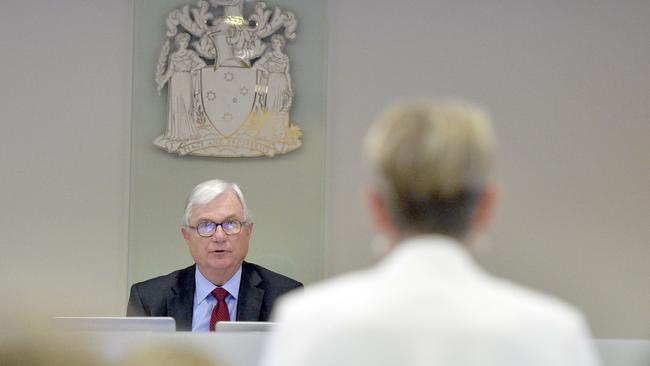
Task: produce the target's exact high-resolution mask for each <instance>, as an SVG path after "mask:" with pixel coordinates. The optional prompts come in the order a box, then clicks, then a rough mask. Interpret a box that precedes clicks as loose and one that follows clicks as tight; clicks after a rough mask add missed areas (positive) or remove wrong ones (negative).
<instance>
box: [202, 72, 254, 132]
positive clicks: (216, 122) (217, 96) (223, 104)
mask: <svg viewBox="0 0 650 366" xmlns="http://www.w3.org/2000/svg"><path fill="white" fill-rule="evenodd" d="M200 73H201V103H202V106H203V110H204V112H205V116H206V118H207V120H208V122H210V124H211V125H212V127H214V128H215V129H216V130H217V131H218V132H219V134H221V135H222V136H223V137H226V138H228V137H231V136H233V135H234V134H235V133H236V132H237V131H238V130H239V129H240V128H241V127H242V126H243V124H244V122H246V119H247V118H248V115H249V113H250V112H251V111H252V110H253V107H254V103H255V95H256V94H255V86H256V70H254V69H250V68H245V67H231V66H222V67H219V68H217V69H216V70H215V69H214V68H212V67H205V68H203V69H201V70H200Z"/></svg>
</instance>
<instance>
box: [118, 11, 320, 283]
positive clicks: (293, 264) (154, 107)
mask: <svg viewBox="0 0 650 366" xmlns="http://www.w3.org/2000/svg"><path fill="white" fill-rule="evenodd" d="M185 4H189V5H194V4H195V2H188V1H185V0H166V1H160V0H151V1H145V0H137V1H135V9H134V16H135V21H134V23H135V24H134V52H133V56H134V57H133V121H132V137H131V138H132V141H131V144H132V160H131V192H130V197H131V198H130V218H129V278H128V279H129V285H130V284H132V283H133V282H137V281H141V280H144V279H147V278H151V277H153V276H158V275H162V274H166V273H169V272H170V271H173V270H175V269H179V268H183V267H185V266H187V265H190V264H191V263H192V259H191V257H190V256H189V253H188V250H187V247H186V244H185V242H184V241H183V238H182V237H181V234H180V231H179V228H180V223H181V216H182V212H183V209H184V202H185V198H186V196H187V194H188V193H189V191H190V190H191V189H192V188H193V187H194V186H195V185H196V184H197V183H199V182H201V181H204V180H207V179H212V178H221V179H225V180H231V181H235V182H237V183H239V184H240V185H241V187H242V189H243V191H244V194H245V195H246V199H247V203H248V204H249V206H250V207H251V209H252V212H253V215H254V217H255V220H256V223H255V227H254V234H253V239H252V241H251V246H250V252H249V256H248V259H249V260H250V261H252V262H255V263H258V264H261V265H263V266H266V267H268V268H271V269H274V270H277V271H279V272H282V273H284V274H286V275H289V276H291V277H294V278H296V279H298V280H300V281H302V282H305V283H310V282H314V281H316V280H318V279H321V278H322V276H323V238H324V232H323V230H324V224H323V222H324V212H325V210H324V174H325V169H324V165H325V91H326V71H327V70H326V67H327V64H326V62H327V19H326V10H327V8H326V2H324V1H312V2H304V1H299V0H280V1H274V2H267V5H268V6H269V7H273V6H278V7H280V8H281V9H283V10H289V11H292V12H294V14H295V15H296V17H297V19H298V29H297V37H296V39H295V40H293V41H290V42H288V43H287V49H286V52H287V53H288V54H289V56H290V57H291V74H292V81H293V86H294V91H295V93H296V97H295V99H294V106H293V112H292V121H294V122H296V123H298V124H299V126H300V127H301V128H302V130H303V133H304V135H303V138H302V141H303V146H302V147H301V148H300V149H298V150H297V151H294V152H291V153H289V154H287V155H283V156H277V157H274V158H203V157H191V156H190V157H187V156H186V157H179V156H177V155H175V154H174V155H173V154H169V153H167V152H164V151H162V150H160V149H158V148H157V147H155V146H154V145H153V144H152V141H153V140H154V138H155V137H157V136H158V135H160V134H161V133H162V132H163V130H164V128H165V126H166V111H167V106H166V101H167V99H166V93H165V92H163V95H162V96H158V95H157V94H156V90H155V83H154V81H153V75H154V67H155V64H156V62H157V58H158V54H159V52H160V48H161V46H162V44H163V42H164V37H165V18H166V16H167V14H168V13H169V12H170V11H171V10H173V9H176V8H179V7H181V6H183V5H185ZM248 11H249V10H247V11H246V13H247V14H248Z"/></svg>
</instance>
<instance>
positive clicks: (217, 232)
mask: <svg viewBox="0 0 650 366" xmlns="http://www.w3.org/2000/svg"><path fill="white" fill-rule="evenodd" d="M225 237H226V232H225V231H223V228H222V227H221V225H217V229H216V230H215V231H214V234H212V238H213V239H218V240H223V239H224V238H225Z"/></svg>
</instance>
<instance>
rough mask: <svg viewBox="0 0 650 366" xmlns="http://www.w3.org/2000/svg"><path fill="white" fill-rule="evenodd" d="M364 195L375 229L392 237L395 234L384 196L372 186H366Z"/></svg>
mask: <svg viewBox="0 0 650 366" xmlns="http://www.w3.org/2000/svg"><path fill="white" fill-rule="evenodd" d="M365 196H366V203H367V205H368V211H370V217H371V219H372V222H373V223H374V224H375V227H376V228H377V230H378V231H379V232H381V233H384V234H386V235H387V236H389V237H393V236H394V235H395V232H394V231H395V227H394V225H393V221H392V220H391V218H390V213H389V212H390V211H389V210H388V204H387V202H386V199H385V198H384V196H383V195H382V194H381V193H380V192H379V190H377V188H375V187H373V186H366V188H365Z"/></svg>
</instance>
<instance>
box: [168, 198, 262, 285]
mask: <svg viewBox="0 0 650 366" xmlns="http://www.w3.org/2000/svg"><path fill="white" fill-rule="evenodd" d="M206 220H209V221H213V222H215V223H221V222H224V221H226V220H237V221H240V222H243V221H244V212H243V208H242V205H241V202H240V201H239V198H238V197H237V194H236V193H235V192H233V191H232V190H229V191H226V192H224V193H222V194H220V195H219V196H217V197H216V198H214V199H213V200H212V201H210V202H208V203H207V204H206V205H204V206H197V207H195V208H194V209H193V210H192V213H191V215H190V220H189V224H190V226H194V227H196V225H197V224H198V223H199V222H201V221H206ZM181 231H182V233H183V237H184V238H185V241H187V245H188V247H189V248H190V253H191V254H192V257H193V258H194V261H195V262H196V264H197V265H198V267H199V269H200V270H201V273H202V274H203V275H204V276H206V277H207V278H208V279H211V278H220V279H222V280H223V281H224V282H225V281H227V280H228V279H230V277H232V275H234V274H235V272H236V271H237V269H238V268H239V266H240V265H241V264H242V262H243V261H244V258H245V257H246V254H248V242H249V240H250V238H251V234H252V232H253V224H247V225H243V226H242V229H241V232H240V233H239V234H236V235H227V234H226V233H225V232H224V231H223V228H222V227H221V226H219V227H218V228H217V231H216V232H215V233H214V234H213V235H212V236H210V237H203V236H200V235H199V234H198V233H197V231H196V230H194V229H189V228H185V227H184V228H183V229H182V230H181ZM216 285H223V283H217V284H216Z"/></svg>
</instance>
